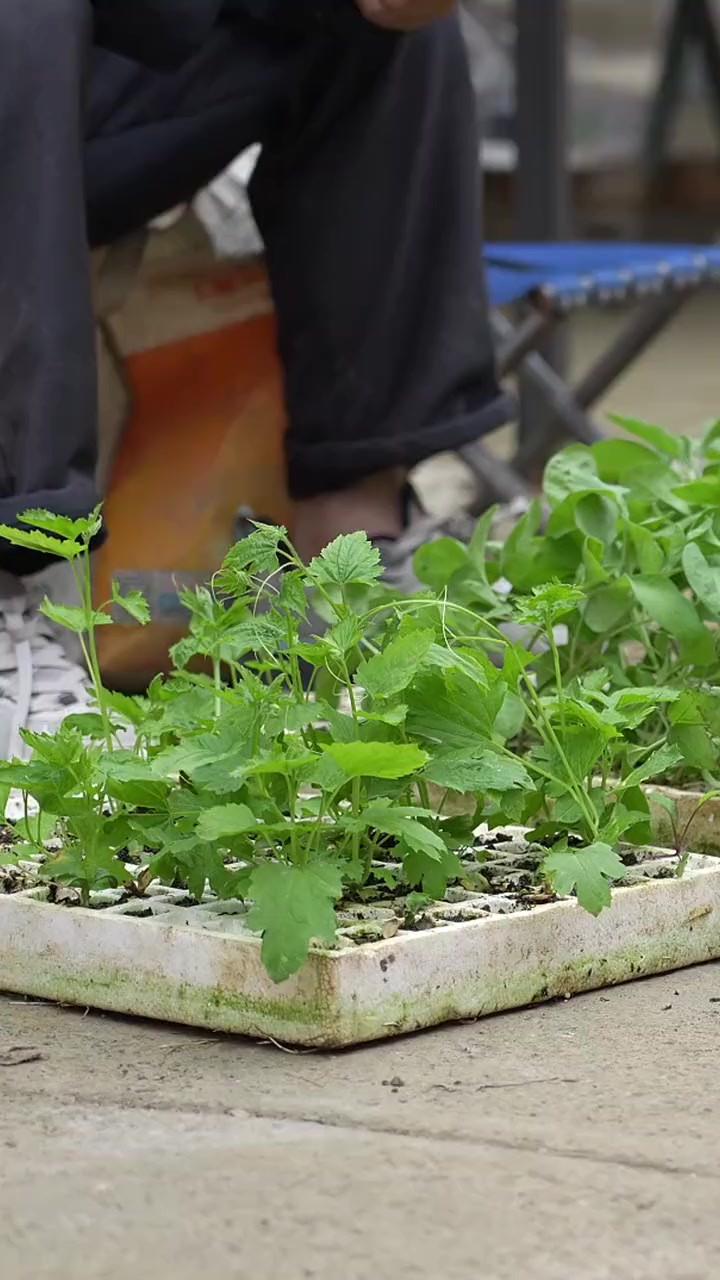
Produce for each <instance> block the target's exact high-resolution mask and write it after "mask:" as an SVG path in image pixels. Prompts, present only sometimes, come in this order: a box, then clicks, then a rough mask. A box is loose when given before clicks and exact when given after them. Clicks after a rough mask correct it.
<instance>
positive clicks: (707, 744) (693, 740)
mask: <svg viewBox="0 0 720 1280" xmlns="http://www.w3.org/2000/svg"><path fill="white" fill-rule="evenodd" d="M668 742H669V744H670V746H673V747H677V749H678V751H680V752H681V753H682V758H683V760H684V762H685V764H686V765H689V766H690V767H691V768H692V769H703V770H707V771H708V772H709V773H710V772H714V770H715V769H717V766H718V752H717V747H716V745H715V743H714V742H713V741H712V739H711V738H710V736H709V734H708V732H707V730H706V729H705V728H704V727H703V726H702V725H700V724H676V725H673V727H672V729H671V730H670V734H669V736H668Z"/></svg>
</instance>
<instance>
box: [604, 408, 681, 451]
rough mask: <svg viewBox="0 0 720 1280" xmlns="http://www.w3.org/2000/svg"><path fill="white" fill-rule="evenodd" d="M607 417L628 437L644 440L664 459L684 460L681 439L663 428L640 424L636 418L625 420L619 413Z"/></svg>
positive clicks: (647, 423) (644, 423)
mask: <svg viewBox="0 0 720 1280" xmlns="http://www.w3.org/2000/svg"><path fill="white" fill-rule="evenodd" d="M608 416H609V418H610V421H611V422H614V423H615V425H616V426H618V427H622V429H623V431H627V432H628V435H631V436H637V438H638V439H639V440H644V441H645V443H646V444H649V445H650V447H651V448H652V449H655V450H656V451H657V452H658V453H662V454H664V455H665V457H668V458H684V456H685V449H684V447H683V445H682V443H681V437H678V436H673V435H671V434H670V432H669V431H665V430H664V429H663V427H656V426H653V424H652V423H650V422H641V421H640V420H639V419H638V418H625V417H623V415H622V414H620V413H611V414H609V415H608Z"/></svg>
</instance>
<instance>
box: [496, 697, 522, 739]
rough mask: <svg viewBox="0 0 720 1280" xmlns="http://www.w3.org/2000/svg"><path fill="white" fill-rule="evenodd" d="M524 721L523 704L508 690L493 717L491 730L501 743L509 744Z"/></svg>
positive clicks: (519, 698) (520, 699)
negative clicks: (493, 721) (500, 739)
mask: <svg viewBox="0 0 720 1280" xmlns="http://www.w3.org/2000/svg"><path fill="white" fill-rule="evenodd" d="M526 719H527V708H526V706H525V703H524V702H523V700H522V698H521V697H520V696H519V694H517V693H513V691H512V690H511V689H510V690H508V692H507V693H506V694H505V699H504V701H503V704H502V706H501V708H500V710H499V711H498V713H497V716H496V717H495V723H494V724H493V730H494V732H495V733H496V734H497V736H498V737H499V738H502V740H503V742H510V741H511V739H512V738H515V737H517V735H518V734H519V732H520V730H521V729H522V727H523V725H524V724H525V720H526Z"/></svg>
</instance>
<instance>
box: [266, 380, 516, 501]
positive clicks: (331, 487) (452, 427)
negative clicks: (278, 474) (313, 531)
mask: <svg viewBox="0 0 720 1280" xmlns="http://www.w3.org/2000/svg"><path fill="white" fill-rule="evenodd" d="M516 409H517V406H516V401H515V398H514V396H512V395H511V394H509V393H506V392H502V391H500V390H499V388H497V387H494V388H492V389H489V390H488V396H487V399H485V400H483V401H480V402H479V403H477V404H475V406H474V407H473V408H472V409H470V410H468V412H467V413H464V414H462V415H460V416H457V417H455V418H452V419H450V420H449V421H448V420H447V419H446V420H445V421H443V422H440V423H437V424H435V425H431V426H428V427H423V428H421V429H419V430H418V431H416V432H414V433H413V434H412V435H409V434H408V435H390V434H388V435H387V436H384V437H382V438H379V437H377V436H374V437H373V438H371V439H367V440H348V441H344V442H343V441H337V443H328V442H325V441H323V442H319V443H317V444H302V443H301V442H300V441H295V442H294V443H291V442H290V440H288V484H289V488H290V494H291V497H293V498H294V499H296V500H300V499H302V498H313V497H316V496H317V495H319V494H323V493H333V492H336V491H338V490H341V489H347V488H349V487H350V486H351V485H353V484H355V483H356V482H357V481H358V480H362V479H363V478H364V477H365V476H369V475H373V474H374V473H375V472H378V471H385V470H388V469H389V468H390V467H405V468H407V469H408V470H410V468H411V467H415V466H417V464H418V463H420V462H424V461H425V459H426V458H430V457H432V455H433V454H436V453H445V452H452V451H453V450H456V449H460V448H462V446H463V445H466V444H471V443H472V442H473V440H478V439H479V438H480V437H481V436H485V435H488V434H489V433H490V432H491V431H495V430H496V429H497V428H498V427H502V426H504V424H505V423H506V422H509V421H511V420H512V418H513V417H514V416H515V414H516Z"/></svg>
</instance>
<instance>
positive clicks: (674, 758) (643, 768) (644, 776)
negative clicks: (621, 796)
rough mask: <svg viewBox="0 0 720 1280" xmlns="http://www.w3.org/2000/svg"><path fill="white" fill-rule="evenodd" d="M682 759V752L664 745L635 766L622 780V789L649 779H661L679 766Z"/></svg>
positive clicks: (666, 744)
mask: <svg viewBox="0 0 720 1280" xmlns="http://www.w3.org/2000/svg"><path fill="white" fill-rule="evenodd" d="M682 758H683V757H682V752H681V751H680V749H679V748H678V747H676V746H672V745H670V744H669V743H665V745H664V746H662V747H658V748H657V750H656V751H653V752H652V754H651V755H649V756H648V758H647V760H644V761H643V763H642V764H639V765H637V767H636V768H635V769H633V770H632V772H631V773H629V774H628V776H627V778H623V787H635V786H637V785H638V783H640V782H647V780H648V779H649V778H661V779H662V777H663V776H664V774H666V773H668V772H669V770H671V769H674V768H675V765H677V764H680V762H681V760H682Z"/></svg>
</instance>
